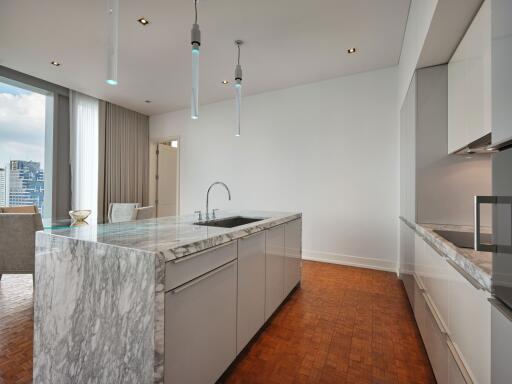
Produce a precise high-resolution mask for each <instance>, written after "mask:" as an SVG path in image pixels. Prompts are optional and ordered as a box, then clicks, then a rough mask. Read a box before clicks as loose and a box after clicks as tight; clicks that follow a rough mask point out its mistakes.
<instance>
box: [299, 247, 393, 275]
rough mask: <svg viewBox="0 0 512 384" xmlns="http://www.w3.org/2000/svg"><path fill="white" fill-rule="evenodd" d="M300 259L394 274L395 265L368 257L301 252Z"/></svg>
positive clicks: (388, 261)
mask: <svg viewBox="0 0 512 384" xmlns="http://www.w3.org/2000/svg"><path fill="white" fill-rule="evenodd" d="M302 259H304V260H310V261H319V262H322V263H331V264H340V265H348V266H351V267H359V268H368V269H377V270H379V271H387V272H395V273H396V263H395V262H393V261H390V260H381V259H373V258H370V257H358V256H350V255H342V254H339V253H333V252H322V251H311V250H305V249H303V250H302Z"/></svg>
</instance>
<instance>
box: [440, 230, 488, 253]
mask: <svg viewBox="0 0 512 384" xmlns="http://www.w3.org/2000/svg"><path fill="white" fill-rule="evenodd" d="M434 232H435V233H437V234H438V235H439V236H441V237H443V238H444V239H446V240H448V241H449V242H450V243H452V244H454V245H455V246H457V247H459V248H469V249H474V245H475V240H474V236H475V234H474V233H473V232H459V231H443V230H434ZM480 236H481V241H482V243H488V244H490V243H491V241H492V239H491V234H489V233H482V234H481V235H480Z"/></svg>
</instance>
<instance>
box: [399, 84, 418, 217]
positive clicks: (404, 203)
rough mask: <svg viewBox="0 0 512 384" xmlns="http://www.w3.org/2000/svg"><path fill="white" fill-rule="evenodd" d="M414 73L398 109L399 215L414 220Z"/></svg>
mask: <svg viewBox="0 0 512 384" xmlns="http://www.w3.org/2000/svg"><path fill="white" fill-rule="evenodd" d="M415 189H416V75H414V77H413V79H412V80H411V84H410V85H409V89H408V91H407V94H406V96H405V99H404V103H403V105H402V108H401V109H400V216H402V217H404V218H405V219H407V220H408V221H410V222H411V223H415V222H416V198H415V196H416V190H415Z"/></svg>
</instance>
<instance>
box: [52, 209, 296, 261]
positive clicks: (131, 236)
mask: <svg viewBox="0 0 512 384" xmlns="http://www.w3.org/2000/svg"><path fill="white" fill-rule="evenodd" d="M232 216H244V217H251V218H262V219H263V220H261V221H257V222H254V223H250V224H246V225H242V226H238V227H235V228H220V227H207V226H203V225H194V223H195V222H197V217H196V216H195V215H184V216H171V217H161V218H157V219H149V220H140V221H130V222H124V223H114V224H98V225H94V224H91V225H83V226H77V227H70V228H56V229H45V230H44V232H43V233H45V234H48V235H53V236H60V237H66V238H69V239H73V240H80V241H86V242H95V243H102V244H107V245H111V246H117V247H123V248H129V249H135V250H139V251H147V252H154V253H159V254H161V255H162V256H163V257H164V259H165V261H170V260H173V259H176V258H179V257H183V256H186V255H189V254H191V253H194V252H199V251H202V250H204V249H207V248H211V247H214V246H217V245H220V244H224V243H227V242H229V241H232V240H235V239H238V238H240V237H244V236H247V235H249V234H251V233H255V232H259V231H262V230H265V229H268V228H271V227H274V226H276V225H279V224H282V223H285V222H288V221H291V220H294V219H298V218H301V217H302V214H301V213H290V212H266V211H218V212H217V218H218V219H220V218H226V217H232Z"/></svg>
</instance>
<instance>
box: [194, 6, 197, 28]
mask: <svg viewBox="0 0 512 384" xmlns="http://www.w3.org/2000/svg"><path fill="white" fill-rule="evenodd" d="M194 9H195V14H196V18H195V22H194V24H197V0H194Z"/></svg>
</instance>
